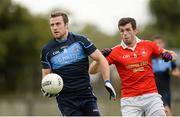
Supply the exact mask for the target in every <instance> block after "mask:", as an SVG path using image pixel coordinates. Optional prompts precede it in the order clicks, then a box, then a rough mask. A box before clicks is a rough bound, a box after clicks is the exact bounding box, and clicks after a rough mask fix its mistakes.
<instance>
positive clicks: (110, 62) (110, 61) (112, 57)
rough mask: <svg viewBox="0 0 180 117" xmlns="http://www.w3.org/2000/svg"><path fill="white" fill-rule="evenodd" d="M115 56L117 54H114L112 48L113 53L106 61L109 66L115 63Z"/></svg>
mask: <svg viewBox="0 0 180 117" xmlns="http://www.w3.org/2000/svg"><path fill="white" fill-rule="evenodd" d="M114 55H115V54H114V51H113V48H112V51H111V53H110V54H109V55H108V56H107V57H106V60H107V61H108V63H109V65H111V64H114V63H115V60H114V58H115V56H114Z"/></svg>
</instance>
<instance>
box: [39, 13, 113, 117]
mask: <svg viewBox="0 0 180 117" xmlns="http://www.w3.org/2000/svg"><path fill="white" fill-rule="evenodd" d="M50 28H51V32H52V35H53V37H54V38H53V39H51V40H50V41H49V42H48V43H47V44H46V45H45V46H44V47H43V49H42V53H41V54H42V55H41V62H42V66H43V68H42V77H44V76H45V75H47V74H49V73H52V72H53V73H56V74H59V75H60V76H61V77H62V79H63V81H64V87H63V90H62V91H61V92H60V93H59V95H58V96H56V100H57V103H58V107H59V109H60V111H61V113H62V115H63V116H99V115H100V113H99V110H98V107H97V102H96V97H95V96H94V95H93V93H92V87H91V85H90V78H89V73H88V70H89V60H88V56H90V57H91V58H92V59H93V60H96V61H99V62H100V66H101V73H102V76H103V80H104V81H105V82H107V84H108V85H105V87H106V88H107V89H108V91H109V93H110V94H111V95H112V91H114V89H113V87H112V85H111V83H109V80H110V78H109V65H108V63H107V61H106V59H105V58H104V56H103V55H102V54H101V52H100V51H99V50H98V49H97V48H96V47H95V45H94V44H93V43H92V42H91V41H90V40H89V39H88V38H87V37H85V36H82V35H78V34H74V33H72V32H69V31H68V16H67V15H66V14H65V13H62V12H59V11H56V12H53V13H52V14H51V17H50ZM41 90H42V89H41ZM42 92H43V94H44V95H45V96H49V97H52V96H55V95H52V94H49V93H47V92H45V91H44V90H42ZM114 94H115V93H114ZM113 96H115V95H113Z"/></svg>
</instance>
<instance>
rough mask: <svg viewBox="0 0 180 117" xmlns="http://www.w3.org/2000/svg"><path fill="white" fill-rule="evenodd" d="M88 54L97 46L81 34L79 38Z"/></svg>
mask: <svg viewBox="0 0 180 117" xmlns="http://www.w3.org/2000/svg"><path fill="white" fill-rule="evenodd" d="M78 41H79V42H80V44H81V45H82V47H83V48H84V51H85V53H86V54H87V55H90V54H92V53H93V52H94V51H95V50H96V49H97V48H96V46H95V45H94V44H93V43H92V42H91V41H90V39H88V38H87V37H84V36H81V37H80V38H79V40H78Z"/></svg>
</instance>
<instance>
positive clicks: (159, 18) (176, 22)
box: [142, 0, 180, 48]
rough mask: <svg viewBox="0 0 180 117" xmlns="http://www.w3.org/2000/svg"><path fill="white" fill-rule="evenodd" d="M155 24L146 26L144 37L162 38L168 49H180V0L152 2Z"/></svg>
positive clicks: (156, 0) (150, 4)
mask: <svg viewBox="0 0 180 117" xmlns="http://www.w3.org/2000/svg"><path fill="white" fill-rule="evenodd" d="M149 9H150V12H151V13H152V16H153V22H151V23H149V24H148V25H146V26H145V28H144V30H143V32H142V37H147V38H149V37H151V36H154V35H159V36H162V37H163V38H164V39H165V41H166V43H167V45H168V47H170V48H179V47H180V38H179V37H180V0H150V1H149Z"/></svg>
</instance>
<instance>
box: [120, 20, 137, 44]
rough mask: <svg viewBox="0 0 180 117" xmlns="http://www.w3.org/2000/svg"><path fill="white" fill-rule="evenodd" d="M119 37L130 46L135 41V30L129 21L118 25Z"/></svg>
mask: <svg viewBox="0 0 180 117" xmlns="http://www.w3.org/2000/svg"><path fill="white" fill-rule="evenodd" d="M119 31H120V37H121V39H122V40H123V42H124V43H125V44H126V45H127V46H131V45H132V44H133V43H134V42H135V36H136V34H137V30H136V29H133V28H132V25H131V23H128V24H126V25H124V26H120V27H119Z"/></svg>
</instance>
